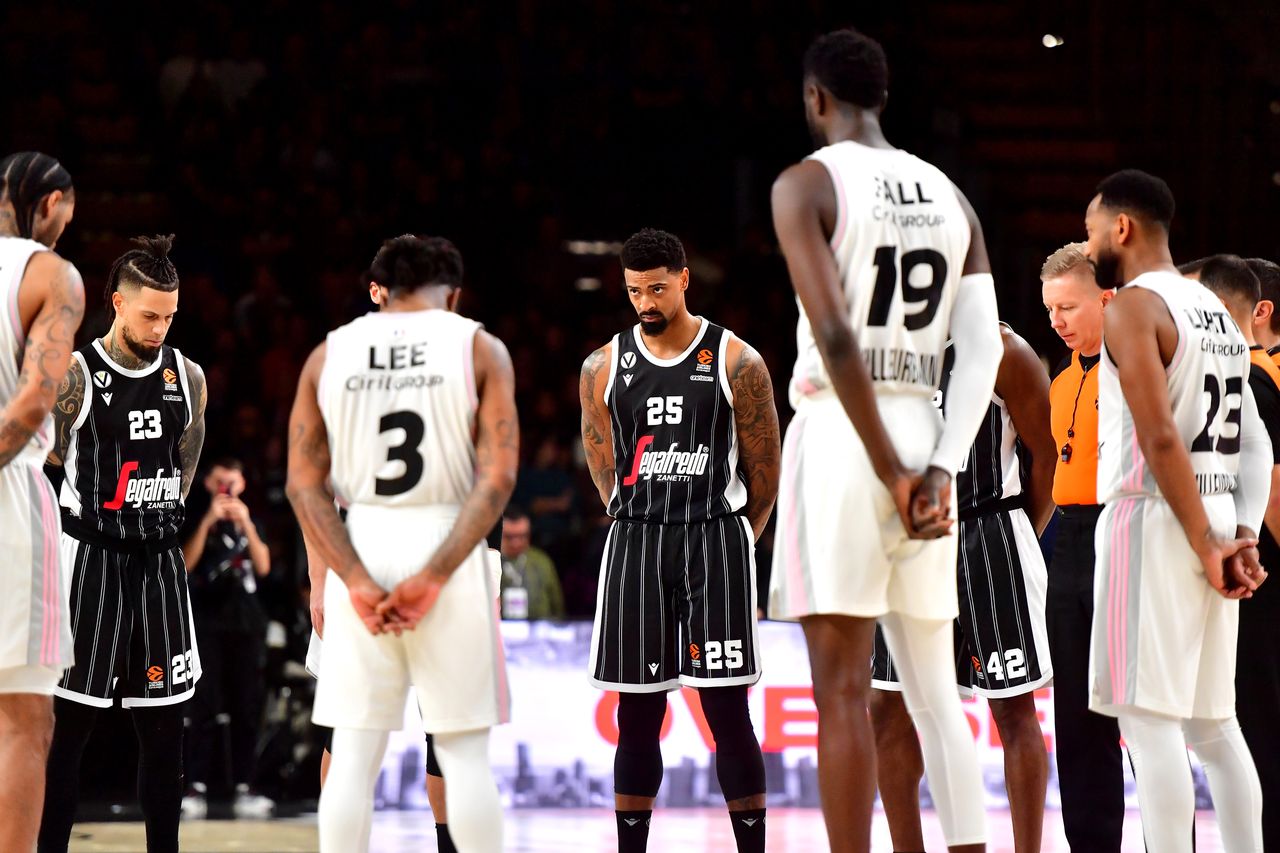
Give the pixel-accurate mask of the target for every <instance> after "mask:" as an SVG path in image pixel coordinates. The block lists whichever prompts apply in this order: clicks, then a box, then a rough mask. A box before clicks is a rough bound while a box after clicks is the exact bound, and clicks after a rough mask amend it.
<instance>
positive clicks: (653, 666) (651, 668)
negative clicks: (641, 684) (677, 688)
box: [649, 663, 658, 675]
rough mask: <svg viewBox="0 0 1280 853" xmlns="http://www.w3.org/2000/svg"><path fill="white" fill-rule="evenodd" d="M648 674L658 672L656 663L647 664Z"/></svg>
mask: <svg viewBox="0 0 1280 853" xmlns="http://www.w3.org/2000/svg"><path fill="white" fill-rule="evenodd" d="M649 674H650V675H657V674H658V665H657V664H656V663H651V664H649Z"/></svg>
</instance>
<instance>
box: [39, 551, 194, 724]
mask: <svg viewBox="0 0 1280 853" xmlns="http://www.w3.org/2000/svg"><path fill="white" fill-rule="evenodd" d="M62 555H63V560H64V561H70V562H71V565H72V575H71V630H72V633H73V634H74V636H75V658H76V659H75V665H74V666H72V667H71V669H68V670H67V671H66V673H65V674H64V675H63V676H62V680H61V681H60V682H58V687H57V689H56V690H55V691H54V692H55V695H57V696H61V697H63V698H65V699H70V700H72V701H75V702H80V703H82V704H85V705H93V706H96V707H100V708H109V707H111V705H112V702H113V700H114V699H115V697H117V696H118V697H120V700H121V705H123V706H124V707H125V708H145V707H147V706H155V705H172V704H174V703H177V702H183V701H185V700H187V699H189V698H191V695H192V693H193V692H194V691H195V686H196V681H197V679H199V678H200V654H199V651H198V650H197V649H196V639H195V631H194V628H193V626H192V622H191V602H190V598H189V596H188V594H187V569H186V565H185V563H184V562H183V559H182V550H181V549H180V548H178V547H177V546H173V547H169V548H164V549H161V550H155V551H144V550H141V549H138V550H133V551H121V550H115V549H108V548H104V547H102V546H100V545H93V544H90V543H87V542H82V541H80V540H78V539H75V538H73V537H71V536H69V535H67V534H65V533H64V534H63V536H62ZM64 570H65V562H64Z"/></svg>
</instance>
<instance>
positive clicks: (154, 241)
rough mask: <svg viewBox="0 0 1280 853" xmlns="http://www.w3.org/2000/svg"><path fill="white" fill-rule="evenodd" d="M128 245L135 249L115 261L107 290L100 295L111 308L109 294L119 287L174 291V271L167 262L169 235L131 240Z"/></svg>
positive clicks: (175, 284)
mask: <svg viewBox="0 0 1280 853" xmlns="http://www.w3.org/2000/svg"><path fill="white" fill-rule="evenodd" d="M130 242H131V243H133V244H134V245H135V246H137V247H138V248H136V249H130V250H129V251H127V252H125V253H124V254H123V255H121V256H120V257H118V258H116V262H115V263H114V264H112V265H111V272H110V273H108V274H107V289H106V293H105V294H104V295H105V297H106V302H107V305H111V294H113V293H115V292H116V291H117V290H119V289H120V287H121V286H122V285H127V286H131V287H149V288H151V289H152V290H162V291H165V292H171V291H174V290H177V289H178V269H177V267H175V266H174V265H173V261H171V260H169V250H170V249H172V248H173V235H172V234H170V235H168V236H161V235H159V234H157V235H156V236H154V237H134V238H133V239H132V240H131V241H130Z"/></svg>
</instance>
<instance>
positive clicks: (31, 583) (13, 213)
mask: <svg viewBox="0 0 1280 853" xmlns="http://www.w3.org/2000/svg"><path fill="white" fill-rule="evenodd" d="M74 211H75V192H74V190H73V189H72V186H71V176H70V175H69V174H68V173H67V170H66V169H64V168H62V166H61V164H59V163H58V161H57V160H55V159H53V158H52V157H50V156H48V155H47V154H39V153H36V152H34V151H28V152H23V153H21V154H11V155H9V156H8V157H6V158H4V160H3V161H0V518H2V519H3V522H2V523H0V554H3V555H4V564H3V565H4V569H3V578H4V581H3V585H4V595H3V596H2V597H0V767H2V768H4V769H3V771H0V850H17V851H28V850H31V849H32V848H33V847H34V846H35V843H36V830H37V828H38V827H39V825H40V803H41V802H42V801H43V799H44V784H45V777H44V773H45V758H46V755H47V752H48V749H49V738H50V736H51V735H52V733H53V700H52V698H51V697H52V696H53V688H54V686H55V685H56V684H57V683H58V679H59V678H61V677H62V671H63V670H64V669H66V668H67V667H68V666H70V665H71V651H72V649H71V627H70V622H69V619H68V614H67V609H66V600H67V599H66V589H65V587H64V586H63V583H62V573H61V572H60V571H59V569H58V535H59V522H58V514H57V511H56V509H55V507H56V505H57V503H56V500H55V498H54V494H53V489H52V487H51V486H50V485H49V481H48V480H47V479H45V476H44V472H43V471H41V470H40V467H41V465H43V464H44V457H45V455H46V454H47V453H48V452H49V447H50V444H51V439H52V436H53V430H52V424H51V423H50V422H49V412H50V410H51V409H52V408H53V405H54V402H55V401H56V399H57V390H58V385H59V384H60V383H61V382H62V379H63V376H64V375H65V374H66V372H67V364H68V363H69V362H70V360H71V351H72V349H73V347H74V343H73V340H74V338H75V334H76V329H77V328H79V326H80V320H81V318H82V317H83V315H84V284H83V283H82V282H81V281H80V274H79V273H78V272H76V268H75V267H74V266H72V265H71V264H70V263H68V262H67V261H64V260H63V259H62V258H60V257H58V255H57V254H56V253H55V252H53V251H52V250H53V247H54V245H55V244H57V242H58V238H59V237H60V236H62V231H63V229H64V228H66V227H67V223H69V222H70V221H71V217H72V215H73V213H74Z"/></svg>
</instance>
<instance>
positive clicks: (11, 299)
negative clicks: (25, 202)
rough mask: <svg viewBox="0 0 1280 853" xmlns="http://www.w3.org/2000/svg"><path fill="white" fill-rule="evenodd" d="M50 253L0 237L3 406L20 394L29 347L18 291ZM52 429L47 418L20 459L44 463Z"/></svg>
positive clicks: (39, 246)
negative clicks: (35, 262) (35, 258)
mask: <svg viewBox="0 0 1280 853" xmlns="http://www.w3.org/2000/svg"><path fill="white" fill-rule="evenodd" d="M47 251H49V247H48V246H46V245H44V244H43V243H37V242H36V241H35V240H26V239H23V238H21V237H0V406H3V405H4V404H6V403H8V402H9V400H11V399H12V398H13V395H14V394H16V393H17V392H18V376H19V374H20V373H21V362H22V352H23V348H24V347H25V346H26V335H25V333H24V332H23V331H22V318H21V317H20V316H19V315H18V288H19V287H20V286H21V285H22V276H23V275H24V274H25V273H26V271H27V262H28V261H30V260H31V256H32V255H34V254H35V253H36V252H47ZM52 426H53V418H52V417H49V418H46V419H45V422H44V423H43V424H41V425H40V429H38V430H36V434H35V435H33V436H32V437H31V441H30V442H29V443H28V444H27V447H26V448H24V449H23V451H22V453H21V454H19V456H18V458H19V459H24V460H26V461H28V462H36V463H43V462H44V458H45V457H46V456H48V455H49V449H50V448H51V447H52V445H53V429H52Z"/></svg>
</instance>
